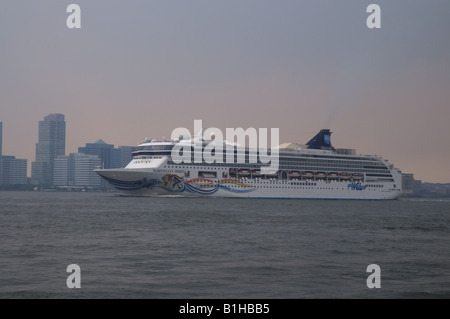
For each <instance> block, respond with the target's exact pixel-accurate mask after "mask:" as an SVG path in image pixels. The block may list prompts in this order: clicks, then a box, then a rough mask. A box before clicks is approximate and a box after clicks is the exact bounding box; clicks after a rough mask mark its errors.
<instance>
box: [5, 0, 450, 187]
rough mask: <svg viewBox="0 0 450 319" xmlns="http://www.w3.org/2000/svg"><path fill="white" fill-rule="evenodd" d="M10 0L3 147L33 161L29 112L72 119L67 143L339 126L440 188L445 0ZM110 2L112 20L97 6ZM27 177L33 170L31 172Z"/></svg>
mask: <svg viewBox="0 0 450 319" xmlns="http://www.w3.org/2000/svg"><path fill="white" fill-rule="evenodd" d="M376 3H377V4H379V5H380V7H381V12H382V13H381V17H382V23H381V29H378V30H370V29H368V28H367V26H366V18H367V16H368V14H367V13H366V7H367V5H368V4H369V2H367V3H361V1H343V2H339V3H337V2H335V1H320V2H317V1H303V2H301V1H286V2H283V3H282V4H280V3H279V2H275V1H267V0H263V1H253V0H249V1H227V2H224V1H217V2H214V3H211V2H205V1H198V0H193V1H191V2H189V4H187V3H183V2H179V1H175V2H170V3H164V2H139V1H138V2H133V3H123V2H119V1H109V2H105V1H96V2H95V3H92V2H89V1H77V4H79V5H80V7H81V15H82V25H81V29H79V30H69V29H68V28H67V27H66V25H65V21H66V18H67V15H68V14H67V13H66V7H67V5H68V4H69V3H54V2H52V1H47V0H44V1H40V2H39V3H27V4H26V5H25V4H23V3H17V2H7V3H5V4H2V11H1V12H0V40H2V43H4V48H3V50H2V51H1V52H0V58H1V60H2V61H3V62H2V65H1V68H2V72H1V73H0V116H1V119H0V120H1V121H2V122H3V146H2V148H3V154H11V155H15V156H17V157H19V158H26V159H28V165H29V166H30V165H31V162H32V161H34V160H35V155H34V146H35V144H36V143H37V142H38V137H37V132H38V121H39V120H40V119H41V118H42V117H44V116H45V115H47V114H51V113H62V114H65V116H66V122H67V131H66V134H67V139H66V153H73V152H76V151H77V149H78V147H80V146H82V145H84V144H86V143H94V142H95V141H97V140H98V139H103V140H104V141H106V142H107V143H111V144H114V145H130V146H133V145H137V144H139V143H140V142H142V141H143V140H144V139H145V138H146V137H149V138H155V139H161V138H162V137H163V136H165V137H166V138H169V137H170V134H171V132H172V130H173V129H175V128H177V127H186V128H188V129H190V130H192V128H193V127H192V126H193V121H194V120H196V119H202V120H203V121H204V123H205V124H206V126H207V127H218V128H220V129H221V130H222V131H225V128H227V127H243V128H248V127H255V128H260V127H265V128H279V129H280V143H284V142H293V143H300V144H304V143H306V142H307V141H308V140H309V139H310V138H311V137H312V136H313V135H314V134H315V133H316V132H317V131H318V130H320V129H323V128H327V129H330V130H331V131H332V132H333V135H332V143H333V145H334V146H335V147H338V148H354V149H356V152H357V153H360V154H378V155H381V156H383V158H387V159H389V161H390V162H392V163H393V164H394V165H395V166H396V167H398V168H399V169H401V170H402V171H403V172H405V173H413V174H414V176H415V178H417V179H420V180H423V181H426V182H440V183H448V182H450V169H449V168H450V164H449V161H448V159H449V158H450V139H449V138H448V136H450V126H449V125H448V120H449V119H450V105H449V103H450V102H449V101H450V90H449V88H450V39H449V37H448V36H447V34H446V33H447V30H449V29H450V21H449V19H448V17H447V13H448V12H449V9H450V3H448V1H433V2H432V3H424V2H421V1H396V2H395V3H392V2H390V1H376ZM105 8H107V9H108V11H107V12H108V14H106V15H105ZM29 174H31V169H30V168H29Z"/></svg>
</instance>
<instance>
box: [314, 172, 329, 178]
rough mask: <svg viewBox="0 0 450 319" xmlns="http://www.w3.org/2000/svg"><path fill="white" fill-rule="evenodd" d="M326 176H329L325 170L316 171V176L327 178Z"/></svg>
mask: <svg viewBox="0 0 450 319" xmlns="http://www.w3.org/2000/svg"><path fill="white" fill-rule="evenodd" d="M325 176H327V174H325V173H324V172H317V173H316V178H325Z"/></svg>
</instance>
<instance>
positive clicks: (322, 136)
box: [306, 129, 334, 150]
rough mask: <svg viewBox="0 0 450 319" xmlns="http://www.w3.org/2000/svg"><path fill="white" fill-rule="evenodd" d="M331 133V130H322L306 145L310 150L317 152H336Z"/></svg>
mask: <svg viewBox="0 0 450 319" xmlns="http://www.w3.org/2000/svg"><path fill="white" fill-rule="evenodd" d="M330 136H331V132H330V130H329V129H322V130H320V132H319V133H317V134H316V136H314V137H313V138H312V139H310V140H309V142H308V143H306V145H308V148H310V149H316V150H334V147H333V146H332V145H331V140H330Z"/></svg>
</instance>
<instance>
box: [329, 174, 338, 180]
mask: <svg viewBox="0 0 450 319" xmlns="http://www.w3.org/2000/svg"><path fill="white" fill-rule="evenodd" d="M338 177H339V174H338V173H335V172H331V173H328V178H330V179H337V178H338Z"/></svg>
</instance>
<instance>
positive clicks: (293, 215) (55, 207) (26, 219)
mask: <svg viewBox="0 0 450 319" xmlns="http://www.w3.org/2000/svg"><path fill="white" fill-rule="evenodd" d="M449 252H450V201H447V200H442V201H439V200H396V201H316V200H270V199H212V198H201V199H193V198H127V197H119V196H117V195H114V194H108V193H35V192H0V298H427V297H429V298H449V297H450V257H449ZM69 264H78V265H79V266H80V268H81V289H69V288H67V286H66V279H67V277H68V276H69V273H67V272H66V268H67V266H68V265H69ZM369 264H377V265H379V266H380V268H381V288H380V289H376V288H375V289H369V288H368V287H367V285H366V279H367V277H368V276H369V275H370V274H369V273H367V272H366V268H367V266H368V265H369Z"/></svg>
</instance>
